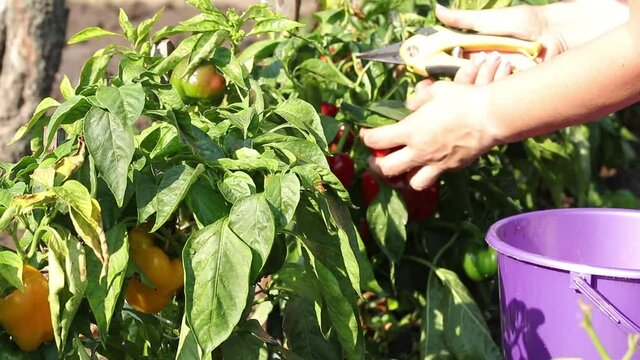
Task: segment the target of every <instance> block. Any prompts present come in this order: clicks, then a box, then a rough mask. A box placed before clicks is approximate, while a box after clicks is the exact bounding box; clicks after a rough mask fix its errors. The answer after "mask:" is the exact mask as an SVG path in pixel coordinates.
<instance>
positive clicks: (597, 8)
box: [537, 0, 629, 50]
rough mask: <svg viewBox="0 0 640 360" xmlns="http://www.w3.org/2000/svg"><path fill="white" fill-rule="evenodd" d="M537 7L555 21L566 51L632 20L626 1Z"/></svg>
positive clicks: (586, 1) (597, 0)
mask: <svg viewBox="0 0 640 360" xmlns="http://www.w3.org/2000/svg"><path fill="white" fill-rule="evenodd" d="M537 9H539V11H541V12H542V16H543V18H544V19H547V22H548V23H549V24H553V31H554V32H555V35H556V36H557V37H558V38H559V40H560V41H561V43H562V47H563V48H564V50H567V49H570V48H574V47H576V46H579V45H582V44H584V43H586V42H589V41H591V40H593V39H595V38H597V37H598V36H601V35H602V34H604V33H606V32H608V31H611V30H612V29H614V28H616V27H618V26H620V25H622V24H624V23H626V22H627V21H628V20H629V7H628V5H627V1H626V0H582V1H575V0H570V1H558V2H555V3H552V4H549V5H547V6H540V7H537ZM577 20H579V21H577Z"/></svg>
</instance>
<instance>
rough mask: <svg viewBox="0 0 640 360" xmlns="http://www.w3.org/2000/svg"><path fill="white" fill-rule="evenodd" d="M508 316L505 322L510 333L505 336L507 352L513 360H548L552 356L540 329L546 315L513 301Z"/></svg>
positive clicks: (508, 306)
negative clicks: (539, 331) (539, 332)
mask: <svg viewBox="0 0 640 360" xmlns="http://www.w3.org/2000/svg"><path fill="white" fill-rule="evenodd" d="M507 308H508V311H507V314H509V315H508V316H505V317H504V319H503V321H505V322H506V324H505V325H506V326H505V328H507V329H509V331H508V332H505V333H504V334H503V336H504V339H503V345H504V347H505V349H504V350H505V352H506V353H508V354H511V358H512V359H529V360H538V359H544V360H548V359H550V358H551V354H549V351H548V350H547V349H546V346H545V345H544V341H543V340H542V337H541V336H540V335H539V334H538V328H539V327H540V326H541V325H542V324H544V320H545V319H544V314H543V313H542V311H541V310H540V309H535V308H527V305H526V304H525V303H524V302H522V301H520V300H518V299H512V300H511V301H510V302H509V304H508V305H507Z"/></svg>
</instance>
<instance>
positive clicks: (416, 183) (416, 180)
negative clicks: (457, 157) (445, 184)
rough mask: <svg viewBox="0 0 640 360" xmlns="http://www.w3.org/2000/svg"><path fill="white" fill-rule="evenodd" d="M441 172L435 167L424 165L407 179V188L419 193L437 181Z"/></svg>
mask: <svg viewBox="0 0 640 360" xmlns="http://www.w3.org/2000/svg"><path fill="white" fill-rule="evenodd" d="M441 173H442V170H440V169H439V168H438V167H437V166H435V165H426V166H423V167H421V168H419V169H418V170H417V171H416V172H415V174H413V176H412V177H411V178H409V186H411V188H413V189H414V190H417V191H421V190H424V189H426V188H428V187H429V186H431V185H433V184H435V183H436V181H438V177H440V174H441Z"/></svg>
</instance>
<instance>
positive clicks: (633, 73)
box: [479, 24, 640, 143]
mask: <svg viewBox="0 0 640 360" xmlns="http://www.w3.org/2000/svg"><path fill="white" fill-rule="evenodd" d="M639 37H640V36H639V35H638V33H637V31H636V30H634V29H633V28H632V27H631V26H629V25H626V24H625V25H622V26H620V27H618V28H616V29H615V30H613V31H611V32H609V33H607V34H605V35H603V36H601V37H599V38H598V39H596V40H594V41H593V42H591V43H588V44H585V45H583V46H581V47H577V48H574V49H572V51H569V52H567V53H565V54H562V55H560V56H558V57H556V58H554V59H553V60H552V61H549V62H546V63H543V64H541V65H539V66H537V67H535V68H532V69H529V70H527V71H523V72H521V73H517V74H514V75H513V76H510V77H508V78H506V79H503V80H501V81H498V82H495V83H492V84H490V85H487V86H486V87H484V88H481V89H479V91H480V92H481V94H482V96H481V97H482V98H483V100H481V101H480V102H479V103H481V104H482V103H484V104H485V105H484V106H486V108H485V111H484V112H483V114H484V115H485V119H486V121H487V125H488V126H490V127H491V128H492V129H493V133H494V134H495V136H496V141H497V142H498V143H507V142H515V141H520V140H523V139H526V138H528V137H532V136H538V135H542V134H547V133H550V132H553V131H555V130H559V129H561V128H564V127H567V126H572V125H576V124H580V123H586V122H589V121H593V120H596V119H599V118H601V117H603V116H605V115H607V114H609V113H611V112H614V111H616V110H618V109H621V108H624V107H626V106H628V105H631V104H633V103H635V102H637V101H640V48H639V46H640V38H639Z"/></svg>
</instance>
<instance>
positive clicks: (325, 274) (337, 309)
mask: <svg viewBox="0 0 640 360" xmlns="http://www.w3.org/2000/svg"><path fill="white" fill-rule="evenodd" d="M305 255H306V256H307V259H308V260H309V265H310V266H311V267H312V268H313V269H314V271H315V273H316V276H317V281H318V286H320V287H321V288H322V291H321V293H322V297H323V299H324V305H325V306H326V308H327V311H328V313H329V319H330V320H331V325H332V327H333V329H334V330H335V332H336V336H337V337H338V340H339V341H340V343H341V344H342V347H343V350H344V352H345V354H346V358H347V359H363V358H364V349H363V343H362V339H360V333H359V329H360V328H359V325H358V320H357V318H356V314H355V311H354V306H353V304H352V303H350V302H349V299H353V298H354V297H355V296H348V295H347V294H344V293H343V292H342V290H341V288H340V283H339V282H338V280H337V279H336V277H335V276H334V275H333V274H332V272H331V271H330V270H329V269H328V268H327V267H325V266H324V265H323V264H322V263H320V262H318V261H316V260H315V259H314V258H313V257H312V256H311V255H310V253H308V252H305Z"/></svg>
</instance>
